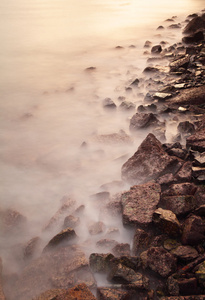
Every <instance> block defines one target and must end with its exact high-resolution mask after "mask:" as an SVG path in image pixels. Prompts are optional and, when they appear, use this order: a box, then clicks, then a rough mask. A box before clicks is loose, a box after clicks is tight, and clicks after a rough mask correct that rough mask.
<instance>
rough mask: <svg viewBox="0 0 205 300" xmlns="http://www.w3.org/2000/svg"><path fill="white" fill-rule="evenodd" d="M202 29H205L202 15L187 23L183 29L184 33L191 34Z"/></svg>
mask: <svg viewBox="0 0 205 300" xmlns="http://www.w3.org/2000/svg"><path fill="white" fill-rule="evenodd" d="M200 29H205V20H204V18H202V17H198V16H197V17H195V18H193V19H192V20H191V21H189V23H188V24H187V25H186V27H185V28H184V30H183V33H185V34H189V33H195V32H197V31H198V30H200Z"/></svg>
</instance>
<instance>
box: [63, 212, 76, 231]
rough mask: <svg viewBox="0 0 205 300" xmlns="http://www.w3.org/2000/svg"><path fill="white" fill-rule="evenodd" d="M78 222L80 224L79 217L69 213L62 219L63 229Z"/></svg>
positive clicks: (74, 225) (73, 226) (72, 226)
mask: <svg viewBox="0 0 205 300" xmlns="http://www.w3.org/2000/svg"><path fill="white" fill-rule="evenodd" d="M79 224H80V218H79V217H75V216H73V215H69V216H67V217H65V219H64V224H63V229H66V228H68V227H71V228H75V227H76V226H78V225H79Z"/></svg>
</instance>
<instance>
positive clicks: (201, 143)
mask: <svg viewBox="0 0 205 300" xmlns="http://www.w3.org/2000/svg"><path fill="white" fill-rule="evenodd" d="M186 146H187V147H190V148H191V149H192V150H195V151H198V152H205V128H202V129H201V130H197V131H196V132H195V133H194V134H192V135H191V136H189V137H188V138H187V139H186Z"/></svg>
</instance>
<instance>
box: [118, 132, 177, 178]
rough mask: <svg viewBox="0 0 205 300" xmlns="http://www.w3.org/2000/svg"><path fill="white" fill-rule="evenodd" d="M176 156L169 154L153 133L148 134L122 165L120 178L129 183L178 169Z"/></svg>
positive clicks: (156, 176)
mask: <svg viewBox="0 0 205 300" xmlns="http://www.w3.org/2000/svg"><path fill="white" fill-rule="evenodd" d="M178 162H179V160H178V158H176V157H171V156H169V155H168V154H167V153H166V152H165V150H164V149H163V147H162V144H161V142H160V141H159V140H157V139H156V137H155V136H154V135H153V134H151V133H150V134H149V135H148V136H147V137H146V139H145V140H144V141H143V142H142V144H141V145H140V146H139V148H138V150H137V152H135V154H134V155H133V156H132V157H131V158H129V159H128V161H127V162H125V164H124V165H123V166H122V179H123V180H125V181H127V182H129V183H130V184H138V183H141V182H145V181H149V180H152V179H157V178H158V177H160V176H162V175H165V174H166V173H172V172H173V171H176V169H178Z"/></svg>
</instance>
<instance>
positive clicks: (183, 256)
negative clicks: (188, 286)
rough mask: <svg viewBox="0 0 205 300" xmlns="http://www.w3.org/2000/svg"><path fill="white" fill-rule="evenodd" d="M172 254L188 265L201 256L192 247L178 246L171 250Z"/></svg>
mask: <svg viewBox="0 0 205 300" xmlns="http://www.w3.org/2000/svg"><path fill="white" fill-rule="evenodd" d="M171 253H172V254H173V255H174V256H176V257H177V258H178V259H179V260H182V261H184V262H187V263H188V262H189V261H191V260H194V259H195V258H197V257H198V256H199V253H198V251H197V250H196V249H195V248H193V247H191V246H178V247H177V248H175V249H173V250H171Z"/></svg>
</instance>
